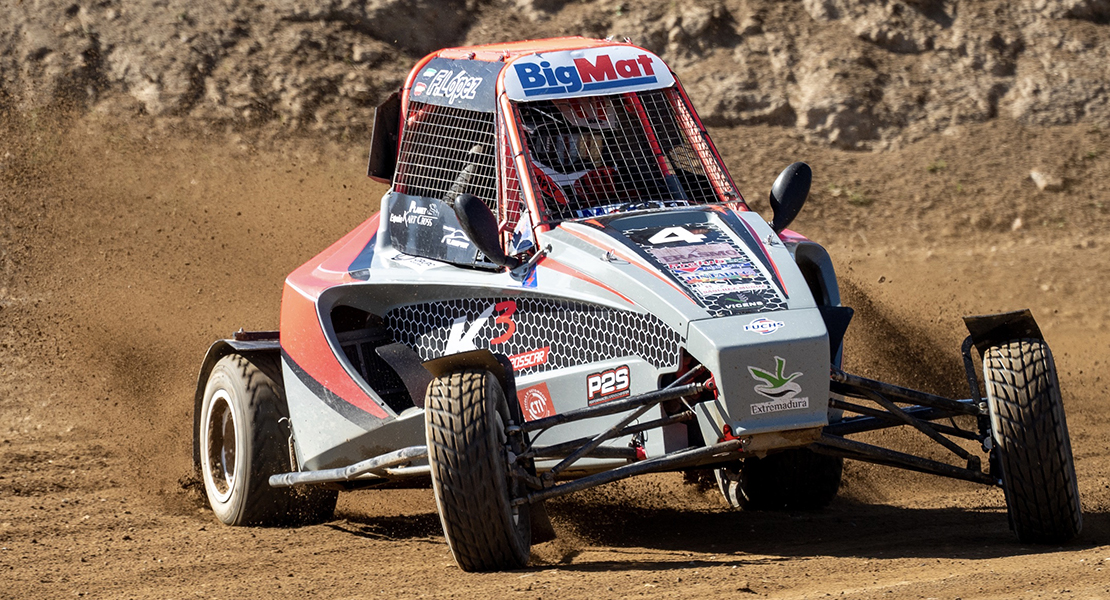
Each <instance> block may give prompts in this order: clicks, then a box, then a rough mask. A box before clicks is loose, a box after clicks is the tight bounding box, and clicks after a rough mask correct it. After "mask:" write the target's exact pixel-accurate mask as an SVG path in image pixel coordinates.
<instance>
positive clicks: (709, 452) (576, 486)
mask: <svg viewBox="0 0 1110 600" xmlns="http://www.w3.org/2000/svg"><path fill="white" fill-rule="evenodd" d="M740 445H741V443H740V440H728V441H727V442H720V443H718V444H713V445H711V446H704V447H702V448H693V449H685V450H679V451H677V452H672V453H670V454H664V455H662V456H657V457H655V458H649V459H647V460H642V461H640V462H635V463H632V464H629V465H624V466H621V467H617V468H615V469H610V470H608V471H603V472H601V473H596V474H594V475H588V476H586V477H582V478H580V479H575V480H573V481H569V482H567V483H562V484H559V485H556V486H553V487H549V488H546V489H543V490H538V491H535V492H532V493H530V494H528V495H527V496H525V497H523V498H517V499H515V500H513V504H514V505H521V504H535V503H536V502H542V501H544V500H547V499H548V498H555V497H558V496H564V495H566V494H570V493H572V492H577V491H580V490H584V489H586V488H591V487H594V486H598V485H602V484H604V483H610V482H613V481H617V480H620V479H626V478H628V477H633V476H635V475H642V474H644V473H651V472H652V471H662V470H664V469H670V468H674V467H678V466H683V465H687V464H694V463H696V462H698V460H699V459H702V458H705V457H708V456H713V455H715V454H725V453H729V452H734V451H737V450H739V449H740Z"/></svg>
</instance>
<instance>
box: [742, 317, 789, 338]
mask: <svg viewBox="0 0 1110 600" xmlns="http://www.w3.org/2000/svg"><path fill="white" fill-rule="evenodd" d="M783 325H786V323H783V322H782V321H775V320H774V319H766V318H759V319H755V320H754V321H752V322H751V323H748V324H747V325H745V326H744V331H751V332H755V333H758V334H759V335H771V334H772V333H774V332H776V331H778V330H779V328H780V327H782V326H783Z"/></svg>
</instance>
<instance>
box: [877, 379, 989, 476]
mask: <svg viewBox="0 0 1110 600" xmlns="http://www.w3.org/2000/svg"><path fill="white" fill-rule="evenodd" d="M867 395H868V396H870V397H871V399H872V400H874V401H875V402H877V403H878V404H879V406H882V407H883V408H885V409H887V410H888V411H890V413H891V414H892V415H894V416H896V417H898V418H899V419H901V420H902V421H903V422H904V423H905V424H906V425H909V426H910V427H913V428H914V429H916V430H918V431H920V432H921V433H924V434H925V435H926V436H928V437H929V439H931V440H933V441H934V442H936V443H938V444H940V445H941V446H944V447H945V448H948V449H949V450H950V451H951V452H952V453H953V454H955V455H956V456H959V457H960V458H962V459H964V460H971V453H970V452H968V451H967V450H965V449H963V448H961V447H960V445H959V444H957V443H956V442H953V441H952V440H950V439H948V438H946V437H944V436H943V435H941V434H939V433H937V431H936V430H935V429H933V426H932V425H933V424H932V423H929V422H928V421H922V420H921V419H918V418H916V417H913V416H911V415H909V414H908V413H906V411H904V410H902V409H901V408H899V407H898V405H896V404H895V403H893V402H891V401H890V400H888V399H887V398H886V397H885V396H883V395H882V394H879V393H876V392H868V394H867Z"/></svg>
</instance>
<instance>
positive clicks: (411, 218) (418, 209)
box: [389, 200, 439, 227]
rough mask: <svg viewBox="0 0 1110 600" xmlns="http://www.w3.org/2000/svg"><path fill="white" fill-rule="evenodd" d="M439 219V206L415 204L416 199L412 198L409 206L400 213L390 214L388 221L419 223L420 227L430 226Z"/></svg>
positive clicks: (407, 223) (408, 223) (409, 223)
mask: <svg viewBox="0 0 1110 600" xmlns="http://www.w3.org/2000/svg"><path fill="white" fill-rule="evenodd" d="M438 220H439V207H438V206H436V205H435V204H429V205H428V206H417V205H416V201H415V200H413V201H412V202H411V203H409V207H408V208H406V209H405V212H403V213H401V214H396V213H393V214H390V215H389V222H390V223H404V224H406V225H419V226H421V227H431V226H432V225H434V224H435V222H436V221H438Z"/></svg>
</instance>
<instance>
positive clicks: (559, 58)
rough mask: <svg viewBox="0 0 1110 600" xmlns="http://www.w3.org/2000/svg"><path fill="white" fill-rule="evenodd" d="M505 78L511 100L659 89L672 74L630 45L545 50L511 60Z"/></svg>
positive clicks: (655, 58) (659, 60)
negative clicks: (561, 50)
mask: <svg viewBox="0 0 1110 600" xmlns="http://www.w3.org/2000/svg"><path fill="white" fill-rule="evenodd" d="M512 67H513V68H512V69H511V70H510V71H509V73H508V74H507V76H506V78H505V89H506V92H507V93H508V95H509V99H511V100H518V101H519V100H539V99H542V98H558V97H568V96H574V95H578V96H584V95H590V94H591V93H592V94H593V95H598V94H614V93H620V92H631V91H638V90H646V89H656V88H663V87H667V86H669V85H671V84H672V83H673V82H674V76H672V75H671V71H670V69H669V68H667V65H666V64H664V63H663V61H662V60H661V59H660V58H659V57H657V56H655V55H653V54H651V53H648V52H645V51H644V50H641V49H639V48H632V47H609V48H591V49H585V50H572V51H567V52H548V53H544V54H539V55H534V56H527V57H523V58H520V59H518V60H516V61H514V62H513V63H512Z"/></svg>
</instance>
